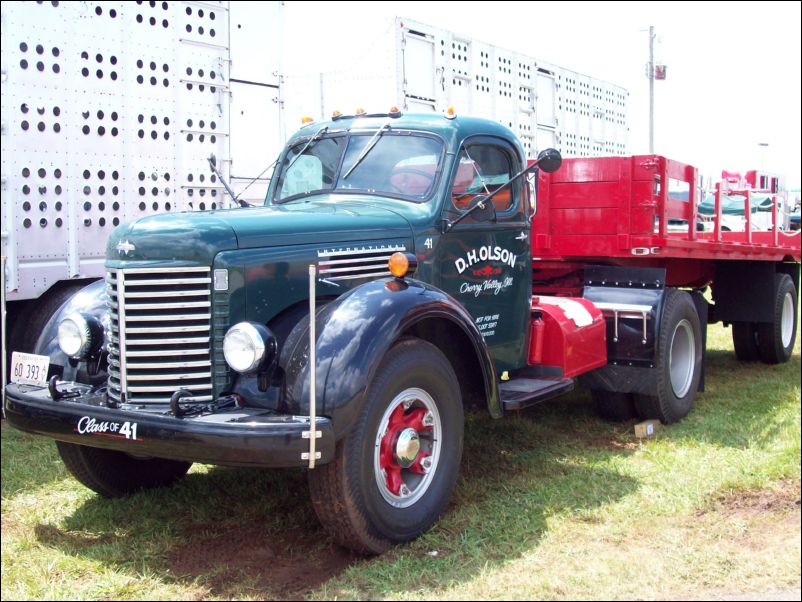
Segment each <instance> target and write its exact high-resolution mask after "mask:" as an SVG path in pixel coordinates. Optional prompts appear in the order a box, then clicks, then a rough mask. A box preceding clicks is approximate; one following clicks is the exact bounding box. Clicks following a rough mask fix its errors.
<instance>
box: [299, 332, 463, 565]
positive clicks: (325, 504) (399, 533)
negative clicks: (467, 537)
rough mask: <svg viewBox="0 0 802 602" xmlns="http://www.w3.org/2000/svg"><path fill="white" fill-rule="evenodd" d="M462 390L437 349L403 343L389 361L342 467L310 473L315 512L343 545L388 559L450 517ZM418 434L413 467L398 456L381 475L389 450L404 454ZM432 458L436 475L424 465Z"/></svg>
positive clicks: (339, 461)
mask: <svg viewBox="0 0 802 602" xmlns="http://www.w3.org/2000/svg"><path fill="white" fill-rule="evenodd" d="M459 390H460V389H459V383H458V382H457V378H456V376H455V375H454V370H453V369H452V367H451V364H449V362H448V360H447V359H446V357H445V356H444V355H443V354H442V352H440V350H439V349H437V347H435V346H434V345H432V344H431V343H428V342H426V341H422V340H420V339H403V340H401V341H400V342H398V343H396V344H395V345H394V346H393V347H392V348H391V349H390V350H389V351H388V352H387V353H386V354H385V356H384V358H383V359H382V362H381V364H380V365H379V368H378V369H377V371H376V374H375V376H374V378H373V381H372V382H371V383H370V386H369V388H368V391H367V394H366V398H365V405H364V407H363V409H362V412H361V414H360V416H359V418H358V419H357V421H356V424H355V426H354V428H353V429H352V430H351V432H350V433H348V435H347V436H346V437H345V438H344V439H343V440H342V441H340V442H339V443H338V444H337V448H336V452H335V458H334V460H333V461H332V462H331V463H329V464H326V465H323V466H319V467H317V468H315V469H314V470H311V471H310V472H309V490H310V493H311V498H312V505H313V507H314V509H315V513H316V514H317V516H318V518H319V519H320V522H321V523H322V524H323V526H324V527H325V528H326V530H327V531H328V532H329V533H330V534H331V536H332V537H333V538H334V539H335V540H336V541H337V543H338V544H340V545H341V546H343V547H346V548H350V549H351V550H354V551H356V552H359V553H362V554H380V553H382V552H384V551H386V550H387V549H389V548H390V547H391V546H392V545H394V544H397V543H403V542H407V541H411V540H412V539H415V538H416V537H418V536H419V535H420V534H422V533H423V532H425V531H426V530H427V529H429V527H431V526H432V524H434V522H435V521H436V520H437V519H438V518H439V516H440V515H441V514H442V513H443V511H444V510H445V509H446V506H447V505H448V502H449V500H450V499H451V494H452V492H453V490H454V485H455V484H456V481H457V474H458V471H459V464H460V458H461V457H462V429H463V409H462V402H461V399H460V394H459ZM404 400H407V401H409V402H410V405H409V406H408V407H407V406H406V404H404V403H403V401H404ZM429 406H432V407H431V408H430V407H429ZM432 409H434V410H436V412H432V411H431V410H432ZM421 410H423V412H424V413H423V414H421ZM413 418H415V419H416V420H418V421H420V422H419V424H422V425H426V424H427V421H428V422H430V423H431V428H427V427H426V426H423V427H421V428H420V429H419V430H418V429H416V428H409V425H410V424H411V423H412V422H413ZM404 425H406V428H404V429H403V432H402V428H401V427H403V426H404ZM385 427H386V428H385ZM380 430H381V432H380ZM410 430H412V431H415V432H416V434H417V435H419V436H420V444H419V450H416V451H414V452H408V453H409V455H410V458H412V459H414V462H412V466H411V467H408V468H404V467H403V462H402V460H400V459H398V455H392V454H391V455H392V458H393V461H392V462H391V464H390V465H389V466H388V467H387V471H386V472H385V473H384V474H380V471H381V470H382V468H381V467H382V466H384V465H383V464H382V462H383V461H384V460H383V458H384V455H383V454H384V453H385V449H387V448H386V447H385V445H387V446H388V448H389V449H390V450H393V449H394V450H395V451H396V452H397V453H400V452H399V450H400V449H402V448H401V447H400V444H399V443H398V441H399V440H400V438H401V435H402V434H404V433H407V431H410ZM438 431H439V434H438ZM390 442H391V443H390ZM427 450H428V451H427ZM427 453H430V454H431V455H430V456H429V458H430V459H429V460H428V462H429V463H430V466H429V468H428V470H426V461H424V460H423V458H424V456H425V454H427ZM409 461H410V460H409V459H407V460H405V462H409ZM413 469H417V470H413ZM418 471H423V472H418ZM394 474H395V475H398V478H399V479H401V481H400V483H401V484H402V486H403V487H406V488H407V491H406V493H405V492H404V490H403V488H402V487H399V488H398V492H399V493H398V494H396V493H395V492H394V491H393V490H392V489H393V487H392V483H391V481H392V482H394V483H398V482H397V481H393V479H392V478H390V477H391V476H392V475H394Z"/></svg>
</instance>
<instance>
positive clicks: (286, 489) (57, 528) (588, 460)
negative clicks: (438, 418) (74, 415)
mask: <svg viewBox="0 0 802 602" xmlns="http://www.w3.org/2000/svg"><path fill="white" fill-rule="evenodd" d="M708 348H709V354H708V368H707V390H706V391H705V392H704V393H703V394H700V396H699V397H698V400H697V407H696V409H695V410H694V411H693V412H692V413H691V415H690V416H689V417H688V418H686V419H685V420H683V421H681V422H680V423H679V424H676V425H673V426H670V427H667V428H664V429H662V430H660V431H659V432H658V434H657V436H656V437H655V438H654V439H651V440H646V441H641V440H638V439H636V438H635V437H634V434H633V428H632V427H633V424H634V423H633V422H630V423H623V424H611V423H606V422H603V421H601V420H600V419H598V418H597V417H596V415H595V414H594V410H593V407H592V405H591V403H590V397H589V395H588V394H587V393H586V392H585V391H581V390H578V391H576V392H575V393H573V394H572V395H571V396H567V397H565V398H561V399H558V400H556V401H552V402H549V403H547V404H544V405H542V406H539V407H535V408H532V409H531V410H527V411H525V412H523V413H521V414H520V415H518V416H512V417H509V418H505V419H502V420H500V421H494V420H491V419H489V418H488V417H486V416H485V415H483V414H479V413H472V414H469V415H468V416H467V421H466V439H465V441H466V443H465V455H464V458H463V464H462V472H461V476H460V480H459V482H458V486H457V491H456V494H455V496H454V500H453V502H452V504H451V506H450V507H449V510H448V512H447V513H446V515H445V516H444V517H443V518H442V519H441V521H440V522H439V523H438V524H437V525H436V526H435V527H434V529H432V530H431V531H430V532H429V533H427V534H426V535H424V536H423V537H421V538H420V539H419V540H417V541H415V542H413V543H412V544H409V545H406V546H399V547H397V548H396V549H394V550H392V551H390V552H389V553H387V554H385V555H383V556H381V557H378V558H370V559H364V558H358V557H355V556H352V555H350V554H348V553H346V552H344V551H342V550H340V549H338V548H336V547H334V546H332V544H331V541H330V539H329V538H328V537H327V536H326V534H325V533H324V532H323V531H322V530H321V528H320V527H319V526H318V525H317V522H316V519H315V517H314V514H313V513H312V511H311V508H310V506H309V497H308V493H307V489H306V481H305V476H304V475H303V474H302V473H300V472H291V471H286V472H282V471H257V470H245V469H227V468H216V467H207V466H195V467H193V469H192V472H191V473H190V474H189V476H188V477H187V478H186V479H184V480H183V481H182V482H181V483H180V484H178V485H176V486H175V487H173V488H170V489H166V490H159V491H150V492H145V493H141V494H138V495H135V496H133V497H130V498H127V499H122V500H104V499H101V498H99V497H98V496H97V495H95V494H94V493H92V492H90V491H89V490H87V489H85V488H84V487H82V486H81V485H79V484H78V483H77V482H76V481H74V480H73V479H72V478H70V477H69V476H68V475H67V473H66V470H65V469H64V467H63V466H62V464H61V462H60V460H59V458H58V455H57V453H56V451H55V446H54V445H53V443H52V442H51V441H49V440H46V439H43V438H39V437H33V436H29V435H26V434H23V433H20V432H18V431H16V430H14V429H11V428H9V427H8V426H7V425H6V424H5V423H4V424H3V426H2V598H3V599H4V600H12V599H143V600H160V599H226V598H238V599H242V598H245V599H278V598H299V597H308V598H312V599H331V598H339V599H377V598H384V599H469V600H473V599H516V598H534V599H537V598H543V599H553V598H563V599H565V598H567V599H581V598H595V599H632V598H645V599H652V598H672V599H677V598H690V599H694V598H695V599H702V598H710V597H712V596H715V595H719V594H726V593H742V592H752V591H765V590H775V589H785V588H799V587H800V355H799V338H798V339H797V346H796V350H795V354H794V356H793V358H792V360H791V361H790V362H789V363H788V364H785V365H781V366H765V365H762V364H740V363H738V362H737V361H736V360H735V357H734V355H733V353H732V344H731V341H730V331H729V330H725V329H723V328H721V327H719V326H714V327H711V328H710V338H709V341H708Z"/></svg>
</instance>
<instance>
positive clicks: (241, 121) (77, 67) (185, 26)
mask: <svg viewBox="0 0 802 602" xmlns="http://www.w3.org/2000/svg"><path fill="white" fill-rule="evenodd" d="M284 10H285V8H284V3H283V2H260V3H250V2H238V1H234V2H220V1H217V2H166V1H164V2H155V1H150V2H144V1H138V2H37V3H27V2H26V3H22V2H4V3H3V5H2V247H1V248H0V254H2V256H3V257H4V258H5V261H4V263H5V270H4V274H3V277H4V280H3V282H4V292H5V300H6V301H7V302H8V303H7V306H8V320H7V322H8V329H7V330H8V333H6V332H4V333H3V337H4V342H5V343H6V345H7V346H6V348H11V349H14V350H18V351H32V350H33V348H34V346H35V344H36V341H37V339H38V337H39V333H40V332H41V330H42V328H43V327H44V325H45V324H46V323H47V321H48V320H49V318H50V317H51V316H52V315H53V313H54V312H55V311H56V310H57V309H58V308H59V306H60V305H61V304H62V303H63V301H64V300H66V299H67V298H69V297H70V296H71V295H72V294H74V293H75V292H76V291H77V290H78V289H80V288H81V287H82V286H84V285H86V284H88V283H89V282H91V281H92V280H95V279H98V278H100V277H102V276H103V274H104V266H103V262H104V255H105V247H106V241H107V239H108V236H109V234H110V233H111V231H112V230H113V229H114V227H115V226H117V225H118V224H121V223H123V222H126V221H131V220H134V219H137V218H139V217H142V216H145V215H149V214H152V213H157V212H165V211H168V212H179V211H206V210H213V209H216V208H218V207H228V206H231V205H232V203H233V200H232V199H231V198H230V197H229V196H227V195H226V194H225V190H224V188H223V185H222V184H221V182H219V181H218V179H217V177H216V176H215V175H213V174H212V173H211V171H210V169H209V165H208V158H209V156H210V155H212V154H214V155H215V156H216V158H217V164H218V166H219V168H220V169H221V172H222V174H223V175H224V176H225V177H226V178H227V179H228V180H229V182H230V183H231V185H232V188H233V190H234V191H235V193H236V194H237V195H238V196H239V198H241V199H242V200H244V201H247V202H251V203H261V202H263V199H264V197H265V193H266V190H267V185H268V183H269V176H270V172H269V170H268V171H265V168H266V167H267V166H268V164H269V163H270V162H271V161H272V159H273V158H274V157H276V156H277V154H278V152H279V150H280V149H281V147H282V146H283V144H284V142H285V140H286V135H287V133H291V132H292V130H293V129H294V128H295V126H296V125H297V124H300V118H301V116H302V115H306V114H309V113H310V111H311V113H312V114H313V115H315V116H317V117H319V118H328V117H329V116H330V115H331V112H332V111H334V110H337V109H339V110H341V111H343V112H350V111H352V110H353V109H354V108H355V106H356V105H359V106H363V107H364V108H365V109H366V110H367V111H368V112H371V111H386V110H387V109H389V107H390V106H391V105H392V104H396V105H397V106H399V108H401V110H402V111H405V112H419V111H432V112H439V111H444V110H445V109H446V108H447V107H448V106H449V105H452V104H453V105H455V106H456V107H457V110H458V111H459V112H460V114H463V115H465V114H473V115H478V116H483V117H489V118H493V119H495V120H497V121H499V122H501V123H503V124H505V125H507V126H508V127H510V128H511V129H513V131H515V132H516V133H517V134H518V135H519V137H520V138H521V140H522V141H523V143H524V145H525V146H526V148H527V151H528V152H529V153H530V155H531V156H535V155H536V153H537V151H538V150H540V149H543V148H547V147H556V148H559V149H561V150H562V152H563V154H564V155H565V156H566V157H571V156H576V157H582V156H593V155H601V154H627V153H628V145H627V135H628V130H629V125H628V92H627V91H626V90H625V89H623V88H621V87H618V86H615V85H612V84H609V83H607V82H603V81H601V80H597V79H594V78H591V77H589V76H586V75H582V74H579V73H576V72H574V71H570V70H567V69H563V68H560V67H557V66H555V65H552V64H548V63H544V62H542V61H539V60H537V59H534V58H532V57H528V56H525V55H522V54H520V53H516V52H513V51H509V50H505V49H502V48H499V47H497V46H493V45H490V44H486V43H483V42H480V41H476V40H472V39H470V38H468V37H466V36H460V35H458V34H456V33H453V32H449V31H446V30H442V29H439V28H436V27H432V26H429V25H425V24H422V23H418V22H415V21H412V20H409V19H404V18H397V19H395V21H394V22H393V23H392V24H391V25H390V28H392V30H393V32H392V33H391V32H390V29H389V28H388V31H387V35H385V36H381V37H380V38H379V39H378V41H377V42H376V43H377V44H378V47H371V48H370V49H369V50H370V51H369V52H367V53H365V54H364V55H362V56H360V57H358V59H357V60H355V61H351V62H346V61H343V62H342V64H343V65H344V68H343V69H342V70H338V71H336V72H333V73H323V74H320V73H316V74H315V75H312V76H309V75H306V76H303V75H293V74H284V73H283V72H282V71H283V70H282V52H283V35H284V18H285V17H284ZM317 109H319V112H318V111H317ZM4 330H5V329H4Z"/></svg>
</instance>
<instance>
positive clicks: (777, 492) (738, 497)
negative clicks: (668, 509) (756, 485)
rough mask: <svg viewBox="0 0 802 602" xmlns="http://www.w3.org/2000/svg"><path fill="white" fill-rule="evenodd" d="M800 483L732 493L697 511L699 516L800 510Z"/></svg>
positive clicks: (789, 482) (781, 484) (788, 482)
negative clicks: (711, 512)
mask: <svg viewBox="0 0 802 602" xmlns="http://www.w3.org/2000/svg"><path fill="white" fill-rule="evenodd" d="M800 497H801V496H800V482H799V481H781V482H780V483H779V484H778V485H777V486H776V487H773V488H771V489H752V490H745V491H732V492H728V493H725V494H722V495H719V496H718V497H716V498H715V500H714V501H713V503H712V504H711V505H710V507H708V508H702V509H699V510H697V512H696V514H697V515H698V516H701V515H703V514H706V513H708V512H710V511H714V512H716V513H719V514H722V515H724V516H728V515H736V514H737V515H752V514H763V513H767V512H769V513H772V512H783V511H789V510H799V509H800Z"/></svg>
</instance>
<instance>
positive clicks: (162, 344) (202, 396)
mask: <svg viewBox="0 0 802 602" xmlns="http://www.w3.org/2000/svg"><path fill="white" fill-rule="evenodd" d="M211 282H212V278H211V270H210V268H206V267H192V268H130V269H129V268H125V269H109V270H108V272H107V274H106V289H107V291H108V293H109V298H110V307H111V336H110V344H109V387H108V390H109V396H110V397H111V398H112V399H114V400H116V401H124V402H125V403H130V404H160V403H161V404H166V403H169V401H170V397H171V396H172V394H173V393H174V392H175V391H177V390H178V389H187V390H188V391H190V393H192V396H191V397H190V398H187V399H188V400H195V401H211V399H212V397H213V395H212V389H213V384H212V365H213V361H212V355H211V311H210V310H211V305H212V303H211V295H212V291H211Z"/></svg>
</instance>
